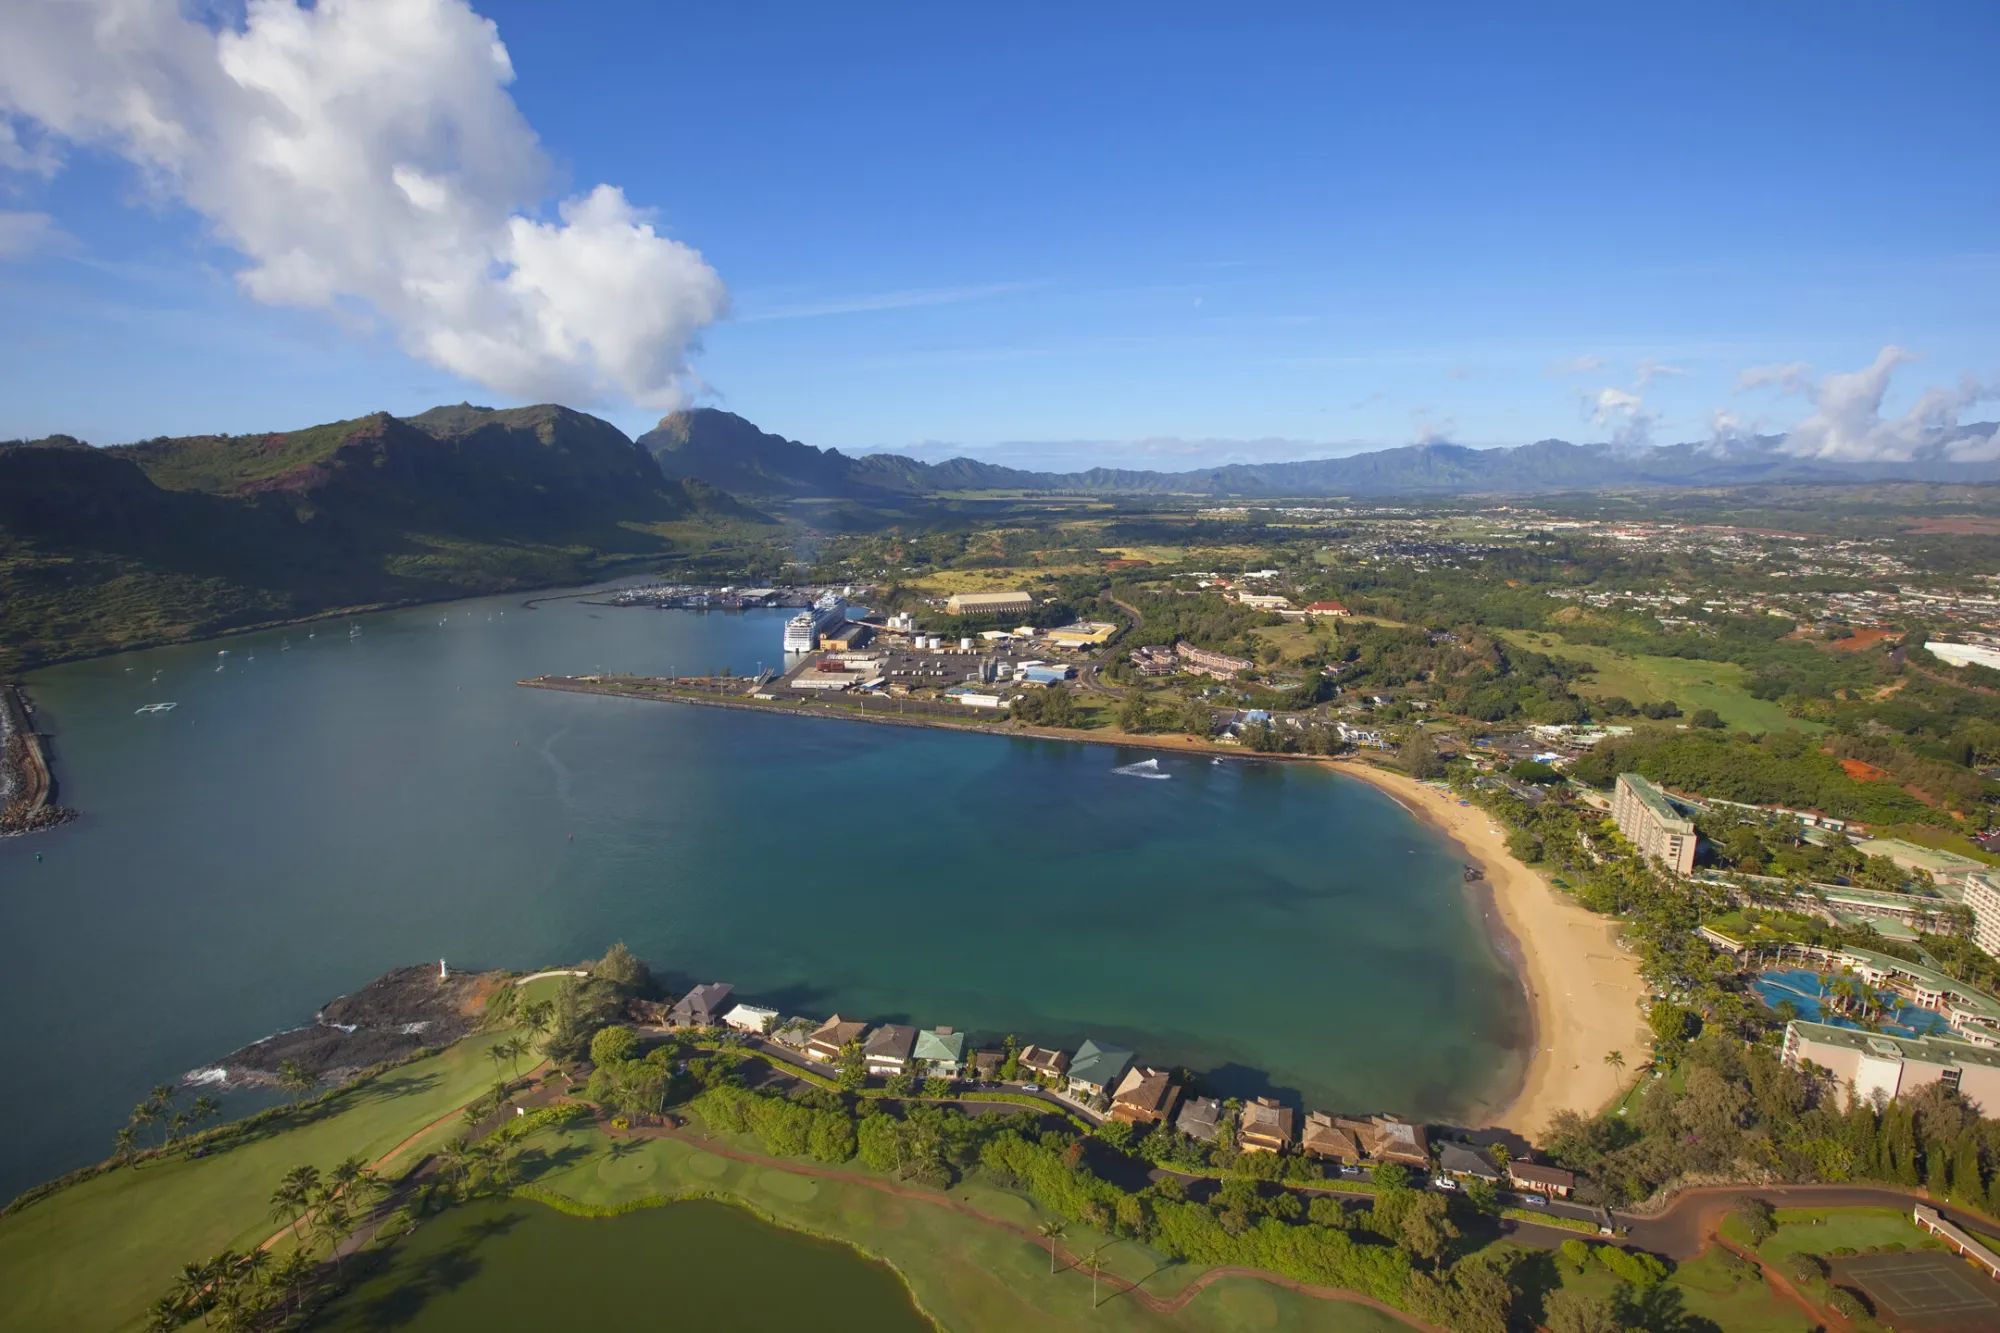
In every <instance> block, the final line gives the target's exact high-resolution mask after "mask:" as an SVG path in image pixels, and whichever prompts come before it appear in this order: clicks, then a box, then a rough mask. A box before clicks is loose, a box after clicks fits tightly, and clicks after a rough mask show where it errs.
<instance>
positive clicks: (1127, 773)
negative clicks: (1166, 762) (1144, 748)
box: [1111, 759, 1173, 782]
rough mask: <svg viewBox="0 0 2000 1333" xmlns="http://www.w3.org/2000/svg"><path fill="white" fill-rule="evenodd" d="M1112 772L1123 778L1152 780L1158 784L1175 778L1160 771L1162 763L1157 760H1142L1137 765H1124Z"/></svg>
mask: <svg viewBox="0 0 2000 1333" xmlns="http://www.w3.org/2000/svg"><path fill="white" fill-rule="evenodd" d="M1111 771H1112V772H1113V773H1116V774H1119V775H1120V776H1121V777H1128V778H1152V779H1154V780H1155V781H1157V782H1165V781H1166V780H1167V779H1168V778H1170V777H1172V776H1173V774H1171V773H1163V772H1161V771H1160V761H1159V760H1157V759H1141V760H1140V761H1139V762H1138V763H1136V764H1124V765H1121V766H1120V767H1118V768H1114V769H1112V770H1111Z"/></svg>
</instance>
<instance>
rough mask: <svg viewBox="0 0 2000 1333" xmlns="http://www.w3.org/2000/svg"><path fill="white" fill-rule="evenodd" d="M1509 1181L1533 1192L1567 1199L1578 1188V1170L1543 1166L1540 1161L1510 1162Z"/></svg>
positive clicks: (1514, 1185) (1517, 1186)
mask: <svg viewBox="0 0 2000 1333" xmlns="http://www.w3.org/2000/svg"><path fill="white" fill-rule="evenodd" d="M1507 1183H1508V1184H1510V1185H1512V1186H1513V1187H1514V1188H1515V1189H1517V1190H1526V1191H1527V1192H1529V1193H1531V1194H1542V1195H1546V1196H1548V1197H1549V1198H1551V1199H1567V1198H1568V1197H1569V1196H1570V1194H1571V1193H1572V1192H1573V1191H1574V1190H1575V1189H1576V1172H1574V1171H1565V1170H1563V1169H1562V1168H1561V1167H1559V1166H1543V1165H1542V1164H1541V1163H1540V1162H1509V1163H1507Z"/></svg>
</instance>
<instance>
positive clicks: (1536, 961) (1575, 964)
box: [517, 676, 1649, 1139]
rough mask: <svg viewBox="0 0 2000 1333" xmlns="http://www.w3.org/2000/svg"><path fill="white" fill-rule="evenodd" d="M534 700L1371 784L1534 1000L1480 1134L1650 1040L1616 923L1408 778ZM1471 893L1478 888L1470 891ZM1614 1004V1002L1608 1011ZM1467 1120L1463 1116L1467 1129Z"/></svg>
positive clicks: (1113, 740)
mask: <svg viewBox="0 0 2000 1333" xmlns="http://www.w3.org/2000/svg"><path fill="white" fill-rule="evenodd" d="M517 683H518V684H520V685H521V686H523V687H525V688H529V689H547V690H559V691H563V692H567V693H574V694H601V695H605V696H607V697H611V698H628V699H640V700H650V701H654V702H660V703H678V704H692V705H694V706H696V707H703V708H733V709H738V710H741V711H744V712H759V713H776V714H782V715H789V716H800V717H811V718H818V719H821V720H823V721H842V720H845V721H851V722H863V723H877V724H882V725H887V726H904V727H925V728H929V729H932V730H939V731H959V732H970V733H974V734H977V735H984V736H1003V737H1004V736H1012V737H1019V738H1025V739H1031V740H1056V741H1068V742H1071V743H1080V744H1085V745H1111V746H1120V747H1124V748H1129V749H1140V750H1158V751H1162V752H1170V753H1180V754H1201V755H1211V756H1216V757H1222V758H1232V759H1245V760H1259V761H1269V762H1277V763H1300V764H1312V765H1315V766H1319V767H1323V768H1325V769H1327V770H1328V771H1330V772H1334V773H1342V774H1346V775H1347V776H1349V777H1352V778H1354V779H1355V780H1357V781H1360V782H1365V783H1368V784H1369V785H1370V786H1372V787H1374V788H1375V789H1376V790H1378V791H1380V792H1382V793H1383V794H1384V795H1386V796H1388V797H1389V798H1390V799H1391V800H1393V801H1395V802H1396V804H1398V805H1399V806H1401V807H1403V809H1405V810H1407V811H1408V812H1409V813H1410V815H1411V816H1412V817H1413V818H1415V819H1417V820H1418V821H1419V822H1421V823H1423V824H1426V825H1428V826H1429V827H1431V828H1432V829H1434V830H1436V831H1437V832H1439V833H1442V834H1443V835H1444V836H1445V837H1446V839H1447V840H1449V841H1450V842H1451V843H1452V845H1453V846H1454V847H1455V848H1457V850H1458V852H1459V853H1460V855H1461V856H1462V857H1463V859H1464V860H1465V861H1467V862H1468V863H1470V864H1472V865H1476V866H1478V867H1479V869H1480V870H1482V871H1483V872H1485V879H1484V880H1483V881H1479V883H1478V885H1477V887H1478V888H1479V889H1480V891H1481V892H1482V893H1483V896H1484V897H1485V898H1486V899H1487V900H1488V901H1489V902H1490V903H1491V904H1492V909H1493V910H1492V912H1491V913H1490V914H1488V916H1487V922H1486V924H1487V929H1488V930H1489V931H1490V932H1492V933H1493V936H1494V938H1495V942H1496V944H1497V945H1498V946H1499V948H1500V951H1501V953H1502V954H1503V955H1506V956H1508V957H1509V959H1510V961H1512V962H1514V963H1515V965H1516V971H1517V973H1518V975H1519V977H1520V981H1521V988H1522V990H1523V991H1524V992H1525V993H1526V996H1527V999H1528V1012H1529V1035H1528V1042H1529V1046H1528V1051H1527V1059H1526V1062H1525V1064H1524V1066H1523V1069H1522V1075H1521V1084H1520V1086H1519V1087H1518V1088H1517V1089H1516V1090H1515V1091H1514V1092H1513V1094H1512V1096H1511V1097H1507V1098H1505V1099H1504V1100H1500V1099H1496V1100H1495V1101H1493V1102H1489V1103H1484V1104H1481V1105H1479V1106H1476V1107H1475V1110H1476V1111H1477V1112H1478V1115H1479V1117H1480V1118H1481V1119H1483V1120H1484V1122H1485V1123H1484V1125H1483V1126H1481V1127H1483V1128H1497V1129H1506V1130H1511V1131H1513V1132H1515V1133H1517V1134H1521V1135H1523V1136H1524V1137H1528V1138H1531V1139H1532V1138H1534V1137H1535V1136H1537V1135H1539V1134H1540V1133H1541V1132H1542V1131H1543V1130H1544V1129H1545V1128H1547V1125H1548V1122H1549V1118H1550V1117H1551V1116H1553V1115H1554V1114H1555V1113H1556V1112H1557V1111H1562V1110H1573V1111H1576V1112H1578V1113H1580V1114H1583V1115H1589V1114H1592V1113H1593V1112H1595V1111H1597V1110H1598V1109H1599V1108H1601V1107H1603V1106H1605V1105H1606V1104H1608V1103H1609V1102H1611V1101H1612V1100H1613V1099H1614V1098H1616V1097H1617V1096H1618V1095H1619V1094H1620V1093H1622V1092H1623V1091H1624V1089H1625V1087H1626V1084H1627V1081H1628V1078H1627V1075H1626V1074H1625V1073H1624V1072H1623V1071H1622V1070H1614V1069H1612V1068H1610V1067H1609V1066H1607V1065H1606V1064H1605V1063H1604V1057H1605V1055H1606V1054H1607V1053H1609V1052H1611V1051H1614V1050H1616V1051H1623V1052H1627V1053H1628V1054H1630V1055H1631V1056H1632V1060H1631V1061H1629V1062H1628V1063H1636V1061H1637V1058H1638V1055H1639V1053H1640V1052H1642V1051H1644V1050H1645V1049H1646V1046H1647V1042H1648V1040H1649V1038H1648V1035H1647V1033H1646V1032H1645V1030H1644V1025H1643V1023H1642V1022H1641V1019H1640V1017H1639V1013H1638V1005H1639V1002H1640V1000H1641V997H1642V996H1643V995H1644V993H1645V991H1644V985H1643V983H1642V982H1641V981H1640V980H1639V967H1638V961H1637V960H1636V959H1635V958H1633V957H1632V955H1630V954H1629V953H1627V952H1626V951H1625V950H1624V949H1623V948H1622V947H1621V946H1620V945H1619V944H1618V941H1617V923H1616V922H1615V921H1613V920H1611V919H1609V918H1606V917H1600V916H1598V915H1596V914H1595V913H1593V912H1591V911H1589V910H1588V909H1586V908H1584V907H1582V906H1580V905H1579V904H1577V903H1576V902H1574V901H1572V900H1571V899H1570V898H1569V897H1568V896H1567V895H1565V894H1562V893H1561V892H1559V891H1558V890H1557V889H1555V888H1554V886H1552V885H1550V884H1549V883H1548V881H1547V880H1546V879H1544V878H1543V877H1542V876H1541V875H1540V874H1538V873H1536V872H1535V871H1533V870H1530V869H1529V868H1528V867H1527V866H1525V865H1523V864H1522V863H1521V862H1519V861H1517V860H1515V859H1514V856H1513V854H1512V853H1510V852H1509V851H1508V850H1507V840H1506V834H1505V833H1504V832H1502V831H1500V830H1499V829H1498V828H1497V827H1496V826H1495V825H1494V824H1493V823H1492V817H1491V816H1489V815H1488V814H1487V813H1486V812H1485V811H1484V810H1481V809H1480V808H1479V807H1478V806H1472V805H1468V806H1461V805H1459V804H1458V797H1457V796H1455V795H1453V794H1451V793H1450V792H1448V791H1446V792H1440V791H1438V790H1437V789H1435V788H1432V787H1429V786H1426V785H1425V784H1423V783H1421V782H1419V781H1417V780H1416V779H1415V778H1412V777H1409V776H1407V775H1405V774H1402V773H1396V772H1392V771H1390V770H1387V769H1383V768H1378V767H1376V766H1375V765H1373V764H1370V763H1367V762H1365V761H1362V760H1358V759H1353V758H1328V757H1325V756H1319V755H1283V754H1259V753H1257V752H1255V751H1252V750H1245V749H1243V748H1241V747H1239V746H1225V745H1217V744H1214V743H1213V742H1205V741H1197V740H1194V739H1193V738H1191V737H1185V736H1165V735H1156V736H1130V735H1126V734H1124V733H1122V732H1121V733H1118V734H1116V735H1097V734H1093V733H1090V732H1082V731H1072V730H1067V729H1059V728H1053V727H1017V726H1012V725H1008V724H1004V723H1002V724H999V725H993V724H988V723H981V722H975V721H973V720H971V719H966V720H965V721H957V720H954V719H949V718H941V717H926V716H921V715H918V716H912V715H906V714H900V713H897V714H890V713H881V714H876V713H866V712H861V711H858V710H853V709H845V708H839V707H837V706H836V707H831V708H829V707H814V706H812V705H811V704H781V703H770V704H766V703H762V702H758V701H754V700H750V699H744V698H739V697H702V696H699V695H692V694H681V693H668V692H665V691H657V690H655V691H645V692H642V691H639V690H635V689H625V688H620V687H619V686H617V685H614V684H601V683H596V682H586V681H581V680H574V679H571V678H563V677H547V676H543V677H536V678H533V679H530V680H523V681H519V682H517ZM1467 887H1468V888H1474V887H1475V886H1474V885H1468V886H1467ZM1607 999H1611V1000H1615V1001H1617V1002H1616V1003H1610V1004H1606V1003H1604V1001H1605V1000H1607ZM1470 1118H1472V1117H1468V1119H1470Z"/></svg>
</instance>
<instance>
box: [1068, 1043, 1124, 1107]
mask: <svg viewBox="0 0 2000 1333" xmlns="http://www.w3.org/2000/svg"><path fill="white" fill-rule="evenodd" d="M1131 1064H1132V1052H1130V1051H1127V1050H1123V1049H1121V1048H1119V1047H1117V1046H1100V1045H1099V1044H1098V1043H1097V1042H1095V1041H1092V1040H1090V1039H1089V1038H1085V1039H1084V1043H1083V1045H1081V1046H1079V1047H1077V1048H1076V1058H1075V1059H1073V1060H1071V1061H1070V1062H1069V1090H1070V1091H1071V1092H1073V1093H1075V1094H1076V1095H1078V1096H1079V1097H1095V1096H1097V1095H1098V1094H1099V1093H1101V1092H1106V1091H1108V1090H1109V1089H1111V1088H1112V1087H1114V1086H1115V1085H1116V1084H1117V1082H1118V1080H1119V1078H1120V1077H1121V1076H1122V1075H1123V1074H1124V1073H1125V1071H1126V1070H1127V1069H1128V1068H1130V1067H1131Z"/></svg>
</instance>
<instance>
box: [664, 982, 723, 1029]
mask: <svg viewBox="0 0 2000 1333" xmlns="http://www.w3.org/2000/svg"><path fill="white" fill-rule="evenodd" d="M735 989H736V988H735V987H734V986H731V985H729V984H728V983H727V982H722V981H708V982H704V983H702V984H701V985H699V986H696V987H695V988H694V989H693V990H691V991H689V992H688V993H687V994H685V995H683V996H681V998H680V999H679V1000H676V1001H675V1002H674V1007H673V1008H671V1009H669V1010H667V1026H668V1027H676V1028H712V1027H714V1026H716V1024H718V1023H720V1022H721V1021H722V1015H723V1012H724V1010H726V1009H727V1008H728V1007H729V997H730V995H731V994H732V993H733V992H734V991H735Z"/></svg>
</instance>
